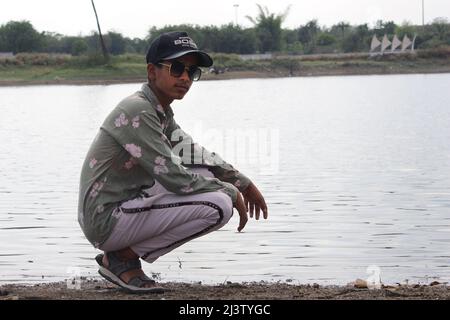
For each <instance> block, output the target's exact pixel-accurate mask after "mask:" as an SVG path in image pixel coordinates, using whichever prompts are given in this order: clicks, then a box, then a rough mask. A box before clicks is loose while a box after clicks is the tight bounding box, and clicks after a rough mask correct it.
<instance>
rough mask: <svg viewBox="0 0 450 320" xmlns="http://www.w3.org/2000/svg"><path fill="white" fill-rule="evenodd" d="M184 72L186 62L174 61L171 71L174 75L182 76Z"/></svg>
mask: <svg viewBox="0 0 450 320" xmlns="http://www.w3.org/2000/svg"><path fill="white" fill-rule="evenodd" d="M183 72H184V64H182V63H181V62H178V61H173V62H172V66H171V67H170V73H171V74H172V76H174V77H176V78H178V77H181V75H182V74H183Z"/></svg>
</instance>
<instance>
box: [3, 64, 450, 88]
mask: <svg viewBox="0 0 450 320" xmlns="http://www.w3.org/2000/svg"><path fill="white" fill-rule="evenodd" d="M441 73H450V65H449V66H447V67H445V68H432V69H419V70H371V71H368V70H357V69H356V70H333V71H326V70H317V71H310V72H296V73H294V74H289V73H288V72H278V73H273V72H259V71H230V72H226V73H222V74H219V75H213V74H206V75H203V77H202V79H201V80H200V81H216V80H236V79H275V78H306V77H328V76H370V75H412V74H441ZM145 81H146V79H145V78H141V77H139V78H134V77H132V78H120V79H50V80H49V79H36V80H11V79H7V80H5V79H1V78H0V87H11V86H41V85H113V84H127V83H143V82H145Z"/></svg>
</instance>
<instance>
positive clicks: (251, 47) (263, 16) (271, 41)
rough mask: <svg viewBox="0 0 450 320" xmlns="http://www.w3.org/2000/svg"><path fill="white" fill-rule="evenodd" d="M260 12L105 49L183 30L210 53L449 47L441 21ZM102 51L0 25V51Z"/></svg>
mask: <svg viewBox="0 0 450 320" xmlns="http://www.w3.org/2000/svg"><path fill="white" fill-rule="evenodd" d="M258 9H259V14H258V15H257V16H256V17H247V18H248V19H249V21H251V22H252V24H253V26H252V27H249V28H244V27H242V26H239V25H235V24H227V25H222V26H199V25H169V26H165V27H163V28H157V27H151V28H150V30H149V32H148V34H147V36H146V37H145V38H144V39H140V38H129V37H126V36H124V35H122V34H121V33H118V32H113V31H109V32H108V33H106V34H105V35H104V39H105V43H106V47H107V50H108V52H109V53H110V54H112V55H120V54H125V53H138V54H144V53H145V52H146V50H147V48H148V45H149V43H150V42H151V41H152V39H154V38H155V37H156V36H158V35H159V34H161V33H163V32H167V31H174V30H185V31H187V32H188V34H189V35H190V36H191V37H192V38H193V39H195V41H196V43H197V44H198V45H199V47H201V48H203V49H204V50H207V51H210V52H217V53H236V54H254V53H266V52H281V53H288V54H313V53H340V52H367V51H368V50H369V46H370V41H371V39H372V37H373V35H377V36H378V37H381V36H383V35H385V34H387V35H388V36H393V35H394V34H397V35H398V36H399V37H400V38H401V37H403V35H405V34H406V35H408V36H409V37H413V36H414V35H417V39H416V48H419V49H429V48H435V47H439V46H445V45H450V23H449V21H448V20H447V19H445V18H437V19H435V20H434V21H433V22H432V23H430V24H427V25H425V26H417V25H412V24H408V23H403V24H402V25H397V24H396V23H395V22H393V21H382V20H379V21H378V22H377V23H376V24H375V25H374V26H373V27H369V25H368V24H361V25H350V24H349V23H347V22H345V21H343V22H339V23H337V24H335V25H332V26H331V27H326V26H321V25H319V22H318V21H317V20H311V21H309V22H307V23H305V24H304V25H300V26H299V27H298V28H295V29H285V28H283V27H282V23H283V21H284V19H285V18H286V16H287V14H288V11H289V8H288V9H287V10H286V11H285V12H284V13H282V14H274V13H270V12H269V11H268V10H267V8H264V7H261V6H259V5H258ZM98 51H100V43H99V40H98V34H97V33H95V32H93V33H92V34H91V35H89V36H65V35H61V34H58V33H53V32H39V31H37V30H36V29H35V28H34V26H33V25H32V24H31V23H30V22H29V21H9V22H7V23H5V24H3V25H1V26H0V52H13V53H14V54H15V53H19V52H45V53H66V54H71V55H74V56H78V55H85V54H90V53H95V52H98Z"/></svg>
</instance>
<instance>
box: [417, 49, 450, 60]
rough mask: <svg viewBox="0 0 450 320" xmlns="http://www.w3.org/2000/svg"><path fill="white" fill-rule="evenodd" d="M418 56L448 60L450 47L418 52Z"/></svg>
mask: <svg viewBox="0 0 450 320" xmlns="http://www.w3.org/2000/svg"><path fill="white" fill-rule="evenodd" d="M417 55H418V56H419V58H425V59H426V58H438V59H448V58H450V46H442V47H438V48H435V49H427V50H418V51H417Z"/></svg>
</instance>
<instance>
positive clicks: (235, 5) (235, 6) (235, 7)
mask: <svg viewBox="0 0 450 320" xmlns="http://www.w3.org/2000/svg"><path fill="white" fill-rule="evenodd" d="M233 7H234V15H235V18H236V19H235V21H236V26H237V25H238V8H239V5H238V4H234V5H233Z"/></svg>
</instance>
